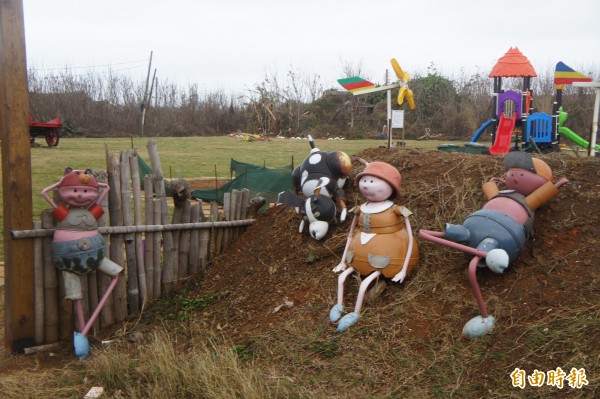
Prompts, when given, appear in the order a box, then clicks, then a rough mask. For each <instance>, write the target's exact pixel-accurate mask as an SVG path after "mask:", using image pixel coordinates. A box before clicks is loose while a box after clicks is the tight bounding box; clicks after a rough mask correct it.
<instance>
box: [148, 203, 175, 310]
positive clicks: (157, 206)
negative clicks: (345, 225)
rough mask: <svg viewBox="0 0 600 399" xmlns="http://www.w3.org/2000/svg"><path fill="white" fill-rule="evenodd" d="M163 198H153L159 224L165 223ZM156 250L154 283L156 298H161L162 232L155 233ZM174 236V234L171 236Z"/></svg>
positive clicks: (154, 211)
mask: <svg viewBox="0 0 600 399" xmlns="http://www.w3.org/2000/svg"><path fill="white" fill-rule="evenodd" d="M161 206H162V204H161V200H160V199H158V198H153V199H152V210H153V220H154V224H156V225H159V224H163V223H162V209H161ZM153 237H154V239H153V241H154V243H153V244H154V245H153V246H154V252H153V254H152V258H153V262H152V263H154V273H153V274H152V280H153V282H152V285H153V286H154V298H155V299H158V298H160V294H161V290H162V287H161V285H162V268H161V265H160V260H161V253H162V251H161V247H160V245H161V244H160V241H161V238H162V236H161V234H160V233H154V236H153ZM171 237H172V236H171Z"/></svg>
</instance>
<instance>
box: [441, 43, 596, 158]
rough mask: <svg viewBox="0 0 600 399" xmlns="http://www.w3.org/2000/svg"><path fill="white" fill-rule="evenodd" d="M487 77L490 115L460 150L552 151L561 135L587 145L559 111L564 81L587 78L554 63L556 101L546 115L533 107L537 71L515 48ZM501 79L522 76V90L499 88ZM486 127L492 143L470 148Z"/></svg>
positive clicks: (447, 148)
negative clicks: (490, 81) (490, 91)
mask: <svg viewBox="0 0 600 399" xmlns="http://www.w3.org/2000/svg"><path fill="white" fill-rule="evenodd" d="M489 77H491V78H493V79H494V94H493V99H492V102H493V103H492V109H493V115H492V117H491V118H490V119H489V120H487V121H486V122H484V123H483V124H482V125H481V126H480V127H479V129H477V130H476V131H475V134H474V135H473V136H472V137H471V139H470V141H469V142H468V143H467V144H465V149H464V150H463V151H462V152H469V153H480V154H487V153H489V154H491V155H497V154H506V153H507V152H509V151H511V150H524V151H533V150H535V151H539V152H544V153H545V152H553V151H558V150H559V148H560V147H559V143H560V136H561V135H562V136H565V137H567V138H568V139H569V140H571V141H572V142H574V143H575V144H576V145H578V146H581V147H584V148H588V147H589V143H588V142H587V141H586V140H584V139H583V138H581V137H580V136H579V135H577V134H576V133H575V132H573V131H571V130H570V129H568V128H567V127H565V126H563V124H564V121H565V120H566V115H565V114H563V113H562V112H563V111H562V108H561V102H562V87H563V86H564V85H565V84H573V83H575V82H590V81H591V80H592V79H591V78H588V77H587V76H584V75H582V74H580V73H578V72H576V71H574V70H573V69H571V68H570V67H569V66H567V65H566V64H564V63H563V62H558V63H557V64H556V69H555V74H554V84H555V85H556V101H555V102H554V104H553V109H552V113H551V114H548V113H545V112H538V111H537V110H536V109H535V108H534V107H533V92H532V90H531V78H534V77H537V73H536V71H535V69H534V68H533V66H532V65H531V63H530V62H529V60H528V59H527V57H525V56H524V55H523V54H522V53H521V52H520V51H519V49H518V48H516V47H515V48H512V47H511V48H510V49H509V50H508V52H506V54H505V55H504V56H503V57H501V58H500V59H499V60H498V62H497V63H496V65H494V67H493V68H492V70H491V72H490V74H489ZM502 78H523V86H522V90H521V91H515V90H506V91H505V90H503V88H502ZM561 115H562V117H561ZM489 128H491V129H492V145H491V146H490V147H489V148H486V147H484V146H481V145H479V146H476V147H475V148H474V149H473V146H475V145H476V144H477V143H476V142H477V141H478V140H479V138H480V137H481V135H482V134H483V133H484V132H485V131H486V130H488V129H489ZM438 149H440V150H444V151H460V149H459V148H458V146H456V145H441V146H439V147H438Z"/></svg>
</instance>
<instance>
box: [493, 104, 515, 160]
mask: <svg viewBox="0 0 600 399" xmlns="http://www.w3.org/2000/svg"><path fill="white" fill-rule="evenodd" d="M516 121H517V113H516V112H515V113H514V114H513V116H512V118H505V117H504V114H500V121H499V122H498V130H497V131H496V140H495V141H494V144H493V145H492V146H491V147H490V154H492V155H496V154H506V153H507V152H508V151H510V144H511V142H512V133H513V129H514V128H515V122H516Z"/></svg>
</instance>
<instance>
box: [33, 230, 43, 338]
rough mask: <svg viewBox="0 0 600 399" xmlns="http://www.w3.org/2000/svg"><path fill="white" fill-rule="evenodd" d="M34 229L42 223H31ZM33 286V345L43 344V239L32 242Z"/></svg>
mask: <svg viewBox="0 0 600 399" xmlns="http://www.w3.org/2000/svg"><path fill="white" fill-rule="evenodd" d="M33 228H34V229H41V228H42V222H41V221H35V222H33ZM33 260H34V262H33V278H34V281H33V286H34V295H33V298H34V304H35V305H34V306H35V307H34V314H35V322H34V326H35V344H36V345H41V344H43V343H44V253H43V238H36V239H34V240H33Z"/></svg>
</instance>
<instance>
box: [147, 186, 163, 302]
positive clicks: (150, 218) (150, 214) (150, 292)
mask: <svg viewBox="0 0 600 399" xmlns="http://www.w3.org/2000/svg"><path fill="white" fill-rule="evenodd" d="M153 195H154V188H153V187H152V176H151V175H146V176H144V204H145V206H146V215H145V216H146V224H147V225H152V224H154V201H153V200H154V198H152V197H153ZM154 234H156V233H146V234H145V235H144V237H145V240H144V268H145V269H146V290H147V296H148V299H154V267H155V265H154ZM159 235H160V234H159ZM158 267H160V264H159V265H158Z"/></svg>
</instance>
